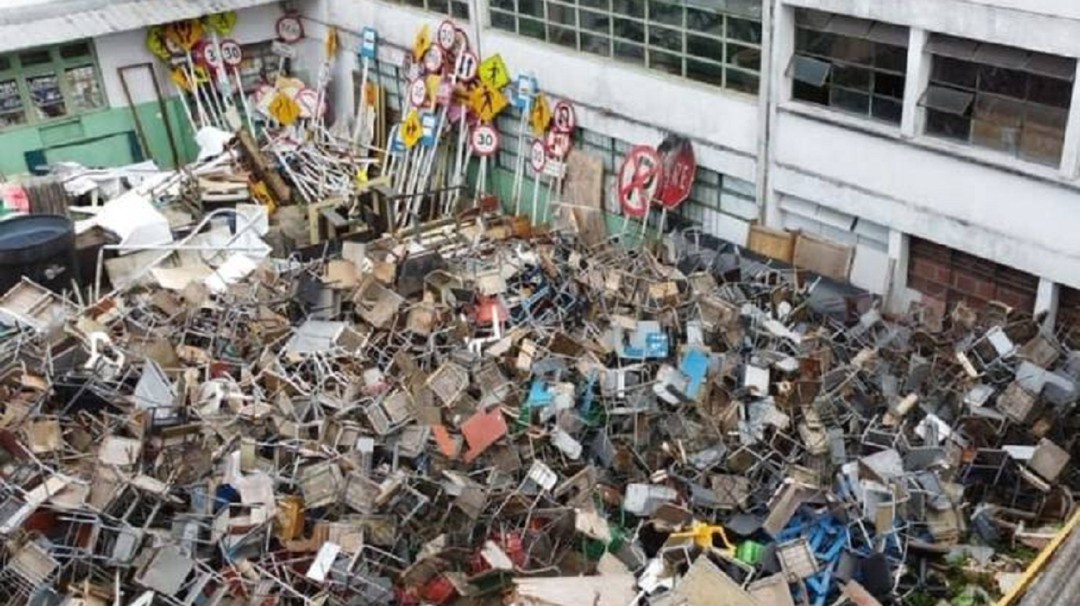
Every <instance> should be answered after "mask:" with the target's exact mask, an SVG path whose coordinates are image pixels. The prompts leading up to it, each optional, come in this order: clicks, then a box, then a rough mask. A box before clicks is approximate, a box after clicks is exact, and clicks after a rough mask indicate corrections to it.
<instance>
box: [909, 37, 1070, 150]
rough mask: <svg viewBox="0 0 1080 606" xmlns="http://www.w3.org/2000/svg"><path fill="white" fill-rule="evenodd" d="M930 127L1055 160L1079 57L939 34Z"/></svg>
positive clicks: (924, 101)
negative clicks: (1044, 52) (1047, 53)
mask: <svg viewBox="0 0 1080 606" xmlns="http://www.w3.org/2000/svg"><path fill="white" fill-rule="evenodd" d="M929 51H930V53H931V55H932V61H933V63H932V67H931V71H930V84H929V86H928V87H927V89H926V91H925V92H924V93H923V95H922V98H921V99H920V101H919V105H921V106H922V107H923V108H925V110H926V132H927V134H931V135H937V136H940V137H945V138H948V139H953V140H956V141H962V142H964V143H968V144H971V145H976V146H979V147H985V148H989V149H994V150H997V151H1001V152H1004V153H1007V154H1009V155H1012V156H1016V157H1019V158H1022V159H1024V160H1028V161H1032V162H1039V163H1042V164H1049V165H1052V166H1057V165H1058V164H1059V163H1060V162H1061V150H1062V147H1063V145H1064V141H1065V122H1066V119H1067V117H1068V113H1069V102H1070V100H1071V98H1072V87H1073V79H1074V77H1075V74H1076V60H1075V59H1068V58H1065V57H1058V56H1055V55H1044V54H1042V53H1035V52H1030V51H1025V50H1022V49H1018V48H1012V47H1008V46H1000V45H996V44H987V43H981V42H975V41H973V40H964V39H961V38H952V37H949V36H940V35H934V37H933V38H931V40H930V43H929Z"/></svg>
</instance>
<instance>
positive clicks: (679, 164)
mask: <svg viewBox="0 0 1080 606" xmlns="http://www.w3.org/2000/svg"><path fill="white" fill-rule="evenodd" d="M657 151H658V152H659V153H660V163H661V164H662V165H663V173H662V174H663V175H664V178H663V180H662V181H661V183H660V187H659V190H658V191H657V193H656V199H657V201H659V202H660V204H663V205H664V207H666V208H668V209H669V210H674V209H675V208H677V207H678V206H679V205H680V204H682V203H683V201H684V200H686V199H687V198H689V197H690V192H691V190H692V189H693V187H694V177H695V176H697V160H696V159H695V158H694V146H693V145H692V144H691V143H690V141H689V140H688V139H686V138H685V137H680V136H678V135H668V136H667V137H665V138H664V141H663V142H662V143H660V147H659V148H657Z"/></svg>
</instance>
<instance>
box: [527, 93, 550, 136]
mask: <svg viewBox="0 0 1080 606" xmlns="http://www.w3.org/2000/svg"><path fill="white" fill-rule="evenodd" d="M529 122H530V123H531V124H532V129H533V134H534V135H536V137H537V138H538V139H539V138H542V137H543V136H544V133H545V132H547V128H548V125H549V124H551V104H550V103H548V100H547V96H546V95H544V93H540V94H539V95H537V96H536V101H534V102H533V108H532V115H531V116H529Z"/></svg>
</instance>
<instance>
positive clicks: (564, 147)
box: [544, 131, 571, 160]
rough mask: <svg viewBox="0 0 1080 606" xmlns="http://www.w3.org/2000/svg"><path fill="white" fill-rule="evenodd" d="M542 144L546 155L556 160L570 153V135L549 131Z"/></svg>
mask: <svg viewBox="0 0 1080 606" xmlns="http://www.w3.org/2000/svg"><path fill="white" fill-rule="evenodd" d="M544 143H545V145H547V152H548V154H549V155H550V156H551V157H552V158H555V159H556V160H561V159H563V158H565V157H566V154H568V153H570V144H571V142H570V133H560V132H556V131H551V132H549V133H548V134H547V139H546V140H545V142H544Z"/></svg>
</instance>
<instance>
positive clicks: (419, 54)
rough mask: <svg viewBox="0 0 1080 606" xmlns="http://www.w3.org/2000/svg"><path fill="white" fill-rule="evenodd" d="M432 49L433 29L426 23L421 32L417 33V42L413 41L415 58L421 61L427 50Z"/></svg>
mask: <svg viewBox="0 0 1080 606" xmlns="http://www.w3.org/2000/svg"><path fill="white" fill-rule="evenodd" d="M429 48H431V28H430V27H428V25H427V24H426V23H425V24H424V26H423V27H421V28H420V31H418V32H416V40H415V41H413V49H412V52H413V57H414V58H415V59H416V60H417V61H419V60H420V59H422V58H423V57H424V53H426V52H427V49H429Z"/></svg>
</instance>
